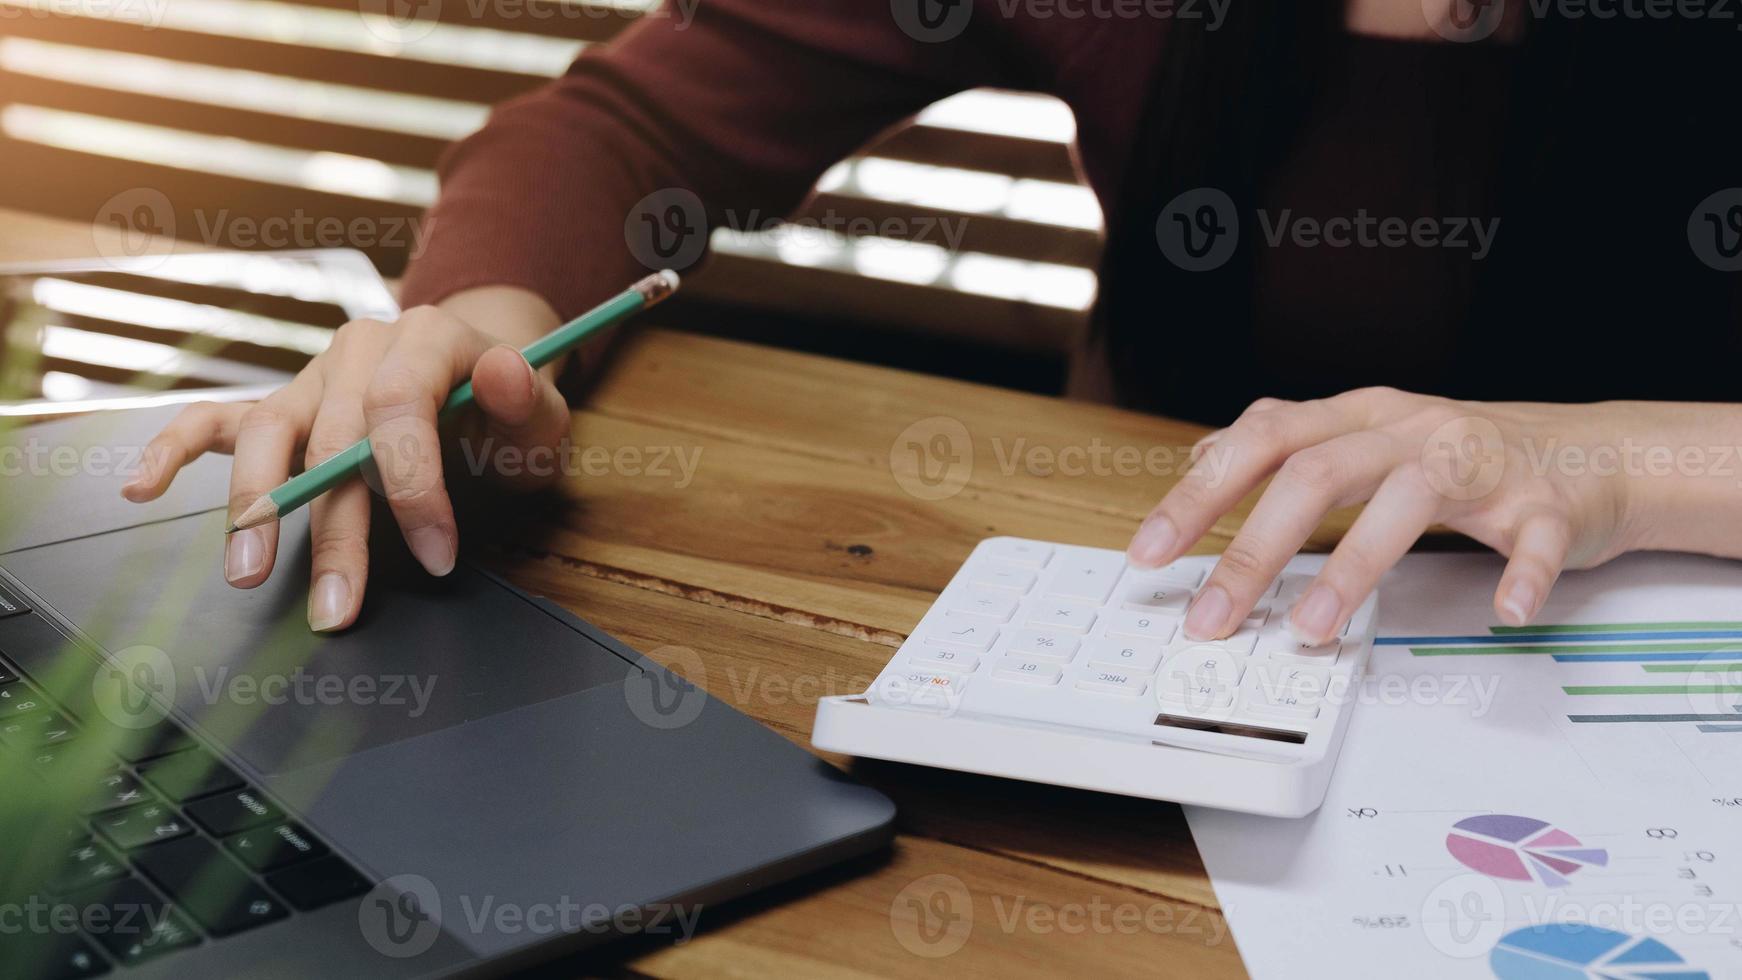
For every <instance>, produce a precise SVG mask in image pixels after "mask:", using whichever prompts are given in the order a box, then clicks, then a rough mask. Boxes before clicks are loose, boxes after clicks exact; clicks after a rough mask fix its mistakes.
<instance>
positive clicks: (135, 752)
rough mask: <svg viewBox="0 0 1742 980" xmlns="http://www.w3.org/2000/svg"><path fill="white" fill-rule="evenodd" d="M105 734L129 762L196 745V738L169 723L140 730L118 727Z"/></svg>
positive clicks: (116, 751) (170, 753) (116, 750)
mask: <svg viewBox="0 0 1742 980" xmlns="http://www.w3.org/2000/svg"><path fill="white" fill-rule="evenodd" d="M86 720H87V721H89V719H86ZM104 734H105V736H106V738H107V740H108V741H109V742H110V743H111V745H112V747H113V748H114V750H115V754H116V755H118V756H120V757H121V758H122V759H123V760H125V761H127V762H144V761H146V760H147V759H157V758H161V757H163V756H166V755H173V754H175V753H177V752H186V751H187V750H188V749H191V748H193V747H194V740H193V739H191V738H189V737H188V734H187V733H186V732H184V731H182V730H181V729H180V728H177V727H176V726H174V725H168V724H164V725H158V726H156V727H154V728H147V729H143V730H139V731H127V730H123V729H117V730H115V731H113V732H106V733H104Z"/></svg>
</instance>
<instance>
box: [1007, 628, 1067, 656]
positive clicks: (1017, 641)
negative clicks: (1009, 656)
mask: <svg viewBox="0 0 1742 980" xmlns="http://www.w3.org/2000/svg"><path fill="white" fill-rule="evenodd" d="M1077 643H1078V641H1077V638H1076V637H1074V636H1067V635H1066V634H1064V633H1049V632H1047V631H1046V630H1017V631H1016V633H1015V634H1014V635H1013V636H1012V638H1011V640H1010V652H1011V653H1016V654H1021V655H1022V656H1024V657H1028V658H1031V659H1034V660H1057V661H1067V660H1070V659H1071V658H1072V657H1074V656H1076V655H1077Z"/></svg>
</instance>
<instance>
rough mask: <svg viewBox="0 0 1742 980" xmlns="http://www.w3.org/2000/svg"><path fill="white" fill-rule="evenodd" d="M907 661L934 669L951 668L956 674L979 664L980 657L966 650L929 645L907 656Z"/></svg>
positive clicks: (971, 669)
mask: <svg viewBox="0 0 1742 980" xmlns="http://www.w3.org/2000/svg"><path fill="white" fill-rule="evenodd" d="M907 659H908V662H909V663H914V664H918V665H920V666H922V667H931V668H933V669H935V670H953V671H955V672H956V673H958V674H966V673H969V672H971V671H973V670H974V668H976V667H978V666H980V658H979V657H976V656H974V655H973V654H971V653H969V652H967V651H966V650H939V649H933V648H930V647H926V648H922V649H921V650H919V651H918V652H916V653H914V654H913V655H912V656H910V657H908V658H907Z"/></svg>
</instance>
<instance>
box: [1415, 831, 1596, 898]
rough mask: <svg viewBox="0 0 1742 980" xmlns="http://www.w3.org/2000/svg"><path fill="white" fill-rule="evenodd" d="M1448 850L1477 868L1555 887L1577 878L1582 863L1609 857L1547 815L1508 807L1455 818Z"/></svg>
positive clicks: (1589, 864)
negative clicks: (1522, 813) (1541, 817)
mask: <svg viewBox="0 0 1742 980" xmlns="http://www.w3.org/2000/svg"><path fill="white" fill-rule="evenodd" d="M1446 850H1448V851H1450V852H1452V857H1455V858H1457V859H1458V861H1459V863H1461V864H1463V865H1464V867H1466V868H1469V869H1471V870H1472V871H1480V872H1481V873H1483V874H1485V875H1488V876H1489V877H1492V878H1504V879H1506V880H1508V881H1534V882H1539V883H1541V884H1543V885H1547V886H1548V887H1550V888H1562V887H1564V886H1566V885H1569V884H1572V882H1571V880H1570V879H1569V876H1570V875H1572V874H1573V873H1574V872H1575V871H1578V870H1579V869H1580V868H1586V867H1597V868H1601V867H1604V866H1605V865H1607V864H1608V863H1609V852H1608V851H1606V850H1604V849H1602V848H1600V847H1586V846H1584V845H1583V844H1581V843H1579V839H1578V838H1577V837H1574V836H1573V835H1572V834H1569V833H1567V832H1566V831H1564V830H1561V829H1560V828H1558V827H1555V826H1553V825H1551V824H1550V823H1548V821H1546V820H1537V819H1534V818H1532V817H1519V816H1513V815H1512V814H1507V813H1484V814H1482V815H1481V816H1477V817H1470V818H1469V819H1467V820H1460V821H1458V822H1457V823H1456V824H1453V825H1452V832H1451V833H1449V834H1447V835H1446Z"/></svg>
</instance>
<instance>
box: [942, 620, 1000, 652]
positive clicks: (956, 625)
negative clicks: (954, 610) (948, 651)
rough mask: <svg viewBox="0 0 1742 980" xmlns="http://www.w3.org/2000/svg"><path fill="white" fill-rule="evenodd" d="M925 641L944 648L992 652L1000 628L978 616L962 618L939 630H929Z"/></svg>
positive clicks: (944, 625) (948, 623)
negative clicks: (965, 648) (964, 648)
mask: <svg viewBox="0 0 1742 980" xmlns="http://www.w3.org/2000/svg"><path fill="white" fill-rule="evenodd" d="M925 639H926V642H927V643H936V644H939V645H942V646H950V647H967V648H969V649H970V650H990V649H992V644H993V643H995V642H997V640H998V627H996V626H992V625H990V624H988V623H987V622H986V621H985V620H984V619H981V618H979V617H977V616H973V617H962V618H958V619H953V620H950V621H949V622H946V623H944V624H943V626H941V627H940V628H938V629H933V630H927V631H926V634H925Z"/></svg>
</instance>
